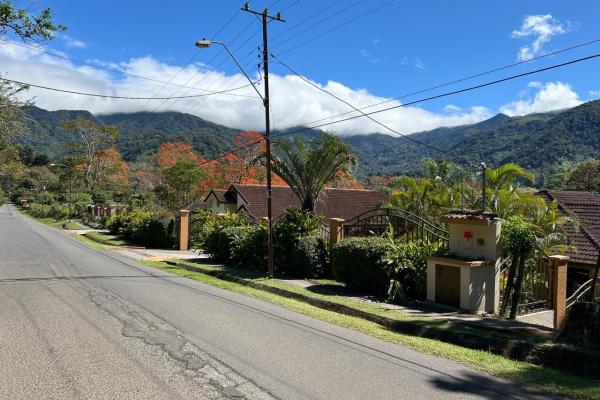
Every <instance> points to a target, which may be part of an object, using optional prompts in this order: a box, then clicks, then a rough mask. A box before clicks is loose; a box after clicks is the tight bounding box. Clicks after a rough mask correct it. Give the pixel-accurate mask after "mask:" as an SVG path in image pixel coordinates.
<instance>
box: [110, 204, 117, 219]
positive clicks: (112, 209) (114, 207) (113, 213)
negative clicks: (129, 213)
mask: <svg viewBox="0 0 600 400" xmlns="http://www.w3.org/2000/svg"><path fill="white" fill-rule="evenodd" d="M108 215H110V216H111V217H112V216H113V215H117V206H109V207H108Z"/></svg>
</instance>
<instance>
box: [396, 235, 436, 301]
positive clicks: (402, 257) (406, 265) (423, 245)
mask: <svg viewBox="0 0 600 400" xmlns="http://www.w3.org/2000/svg"><path fill="white" fill-rule="evenodd" d="M391 238H393V235H392V236H391ZM391 238H388V240H389V251H388V252H387V254H386V256H385V262H386V267H387V272H388V276H389V287H388V292H387V296H388V300H390V301H394V300H407V299H414V298H420V299H423V298H425V296H426V294H427V293H426V289H427V288H426V281H427V257H428V256H432V255H435V254H438V253H439V252H440V251H442V249H443V246H442V243H439V242H438V243H431V242H428V241H424V240H419V241H415V242H409V243H400V242H394V241H393V240H392V239H391Z"/></svg>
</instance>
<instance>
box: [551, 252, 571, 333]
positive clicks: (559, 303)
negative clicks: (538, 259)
mask: <svg viewBox="0 0 600 400" xmlns="http://www.w3.org/2000/svg"><path fill="white" fill-rule="evenodd" d="M568 260H569V257H567V256H550V266H551V268H552V291H553V293H552V303H553V304H552V306H553V308H554V329H558V330H562V329H563V328H564V326H565V320H566V316H567V261H568Z"/></svg>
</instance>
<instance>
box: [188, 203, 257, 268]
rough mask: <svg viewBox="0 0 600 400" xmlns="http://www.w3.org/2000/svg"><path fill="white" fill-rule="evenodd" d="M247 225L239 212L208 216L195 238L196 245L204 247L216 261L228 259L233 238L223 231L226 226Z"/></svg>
mask: <svg viewBox="0 0 600 400" xmlns="http://www.w3.org/2000/svg"><path fill="white" fill-rule="evenodd" d="M245 226H247V225H246V222H245V220H244V219H243V218H242V217H241V216H239V215H237V214H225V215H221V216H218V217H211V218H207V220H206V221H205V222H204V223H203V229H202V231H201V232H200V234H199V235H198V237H197V238H196V239H195V242H194V246H195V247H198V248H201V249H203V250H204V252H205V253H207V254H208V255H209V256H210V257H211V258H212V259H213V260H215V261H222V262H225V261H228V260H229V255H230V253H231V240H232V238H230V237H226V236H225V235H224V233H223V231H224V230H225V229H226V228H233V227H245ZM192 238H193V239H194V237H192Z"/></svg>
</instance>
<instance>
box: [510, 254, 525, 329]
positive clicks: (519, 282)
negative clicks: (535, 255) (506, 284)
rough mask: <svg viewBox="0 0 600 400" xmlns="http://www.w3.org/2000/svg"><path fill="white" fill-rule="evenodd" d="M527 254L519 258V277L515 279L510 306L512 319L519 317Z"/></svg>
mask: <svg viewBox="0 0 600 400" xmlns="http://www.w3.org/2000/svg"><path fill="white" fill-rule="evenodd" d="M526 258H527V257H526V256H524V255H523V256H521V257H520V259H519V267H518V271H517V279H516V280H515V287H514V293H513V298H512V306H511V308H510V316H509V318H510V319H515V318H517V311H518V309H519V300H521V288H522V287H523V277H524V276H525V259H526Z"/></svg>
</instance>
